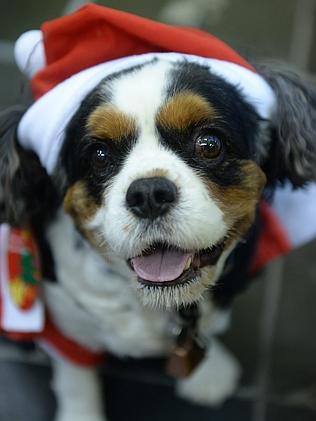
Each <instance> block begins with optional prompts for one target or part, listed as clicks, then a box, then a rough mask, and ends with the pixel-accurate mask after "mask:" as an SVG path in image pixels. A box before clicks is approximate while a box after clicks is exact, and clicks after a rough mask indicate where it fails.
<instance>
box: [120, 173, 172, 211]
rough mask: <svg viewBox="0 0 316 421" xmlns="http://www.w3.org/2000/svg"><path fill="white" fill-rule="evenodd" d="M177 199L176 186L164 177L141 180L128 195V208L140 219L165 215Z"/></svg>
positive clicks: (135, 182) (137, 181)
mask: <svg viewBox="0 0 316 421" xmlns="http://www.w3.org/2000/svg"><path fill="white" fill-rule="evenodd" d="M176 198H177V187H176V186H175V184H174V183H173V182H172V181H170V180H168V179H167V178H163V177H151V178H139V179H138V180H135V181H133V182H132V184H131V185H130V186H129V188H128V190H127V193H126V204H127V207H128V208H129V209H130V210H131V211H132V212H133V213H134V214H135V215H136V216H138V217H139V218H146V219H154V218H157V216H161V215H164V214H165V213H166V212H168V210H169V209H170V207H171V206H172V204H173V203H174V202H175V201H176Z"/></svg>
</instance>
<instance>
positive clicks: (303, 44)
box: [0, 0, 316, 421]
mask: <svg viewBox="0 0 316 421" xmlns="http://www.w3.org/2000/svg"><path fill="white" fill-rule="evenodd" d="M83 3H84V2H81V1H78V0H77V1H76V0H73V1H65V0H54V1H45V2H44V1H39V0H28V1H26V0H10V1H8V0H1V5H2V12H1V15H0V107H1V108H5V107H6V106H8V105H11V104H15V103H18V102H19V98H20V95H21V93H22V92H23V91H24V89H23V81H22V78H21V76H20V74H19V72H18V70H17V69H16V67H15V65H14V63H13V43H14V40H15V39H16V38H17V37H18V35H19V34H20V33H22V32H24V31H26V30H28V29H34V28H38V27H39V25H40V24H41V23H42V22H43V21H45V20H48V19H52V18H55V17H58V16H59V15H61V14H66V13H69V12H70V11H72V10H74V9H76V8H77V7H78V6H80V5H81V4H83ZM97 3H99V4H103V5H107V6H110V7H115V8H118V9H122V10H125V11H130V12H133V13H136V14H140V15H143V16H146V17H151V18H155V19H159V20H162V21H165V22H170V23H176V24H182V25H191V26H192V25H193V26H197V27H200V28H203V29H205V30H208V31H210V32H212V33H213V34H215V35H216V36H218V37H220V38H222V39H223V40H225V41H227V42H228V43H229V44H230V45H232V46H233V47H234V48H236V49H237V50H238V51H239V52H241V53H242V54H243V55H245V56H246V57H250V58H252V59H253V58H255V59H257V58H270V59H271V58H272V59H278V60H282V61H283V62H285V63H286V64H287V65H288V66H289V67H292V68H295V69H297V70H299V71H301V72H303V73H306V74H309V75H310V76H311V77H314V74H315V73H316V54H315V53H316V49H315V43H316V0H278V1H273V0H265V1H261V0H234V1H233V0H178V1H169V0H152V1H150V0H134V1H129V0H116V1H114V0H109V1H99V2H97ZM315 130H316V128H315ZM315 217H316V215H315ZM315 301H316V242H314V243H311V244H309V245H306V246H305V247H303V248H301V249H299V250H296V251H294V252H293V253H292V254H291V255H290V256H287V257H285V258H282V259H278V260H277V261H276V262H274V263H273V264H271V265H270V266H269V267H268V268H267V270H266V272H265V273H264V274H262V275H261V277H260V279H258V280H256V281H254V282H253V285H252V287H251V288H250V289H249V290H248V291H247V292H246V293H244V294H243V295H241V296H240V297H239V298H238V299H237V300H236V302H235V305H234V308H233V319H232V320H233V321H232V326H231V328H230V330H229V332H228V333H227V334H226V335H225V337H224V338H223V340H224V341H225V342H226V344H227V345H229V347H230V348H231V349H232V350H233V351H234V352H235V354H236V355H237V356H238V358H239V360H240V361H241V363H242V365H243V368H244V374H243V379H242V382H241V386H240V389H239V390H238V392H237V394H236V396H235V397H234V398H232V399H231V400H229V401H228V402H227V403H226V404H225V405H224V407H223V408H221V409H217V410H208V409H204V408H198V407H194V406H192V405H188V404H186V403H185V402H182V401H180V400H175V399H174V397H173V396H172V385H171V384H170V381H169V380H168V379H166V378H165V377H164V376H163V375H161V373H160V365H159V362H149V363H147V362H146V363H139V362H128V363H126V362H120V361H115V360H113V361H112V362H111V364H110V366H109V368H108V369H106V370H107V374H108V376H107V381H106V382H105V387H106V388H107V393H106V396H107V401H108V402H107V405H108V408H109V412H110V415H111V418H110V419H111V421H122V420H123V421H125V420H126V419H128V420H129V421H133V420H135V421H136V420H137V421H145V420H146V421H148V419H149V418H150V419H151V420H153V421H155V420H157V421H159V420H162V419H164V420H169V419H170V420H171V418H173V419H174V418H176V419H180V418H181V419H182V421H189V420H199V421H203V420H205V421H206V420H210V421H232V420H234V421H238V420H240V421H250V420H251V421H281V420H286V421H294V420H295V421H312V420H313V421H315V420H316V363H315V356H316V334H315V323H316V305H315ZM49 376H50V371H49V368H48V367H47V361H46V359H45V357H44V356H43V355H42V354H39V353H38V352H34V351H21V350H20V349H18V348H16V347H15V346H14V345H13V344H11V343H8V342H3V343H0V421H20V420H21V421H29V420H30V421H31V420H32V421H47V420H50V419H51V416H52V413H53V412H54V399H53V397H52V396H51V395H50V392H49V385H48V379H49ZM157 394H159V396H160V399H159V405H158V406H157V405H156V396H157ZM139 396H141V397H142V402H141V405H139V401H138V400H139ZM30 402H36V404H34V403H33V404H32V405H31V404H30ZM136 402H137V405H135V403H136ZM153 408H154V411H153ZM127 414H128V415H127ZM87 421H88V420H87Z"/></svg>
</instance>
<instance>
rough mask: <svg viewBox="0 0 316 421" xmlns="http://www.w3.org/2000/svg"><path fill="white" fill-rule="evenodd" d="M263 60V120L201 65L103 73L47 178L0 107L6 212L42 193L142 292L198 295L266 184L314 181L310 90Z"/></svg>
mask: <svg viewBox="0 0 316 421" xmlns="http://www.w3.org/2000/svg"><path fill="white" fill-rule="evenodd" d="M258 69H259V72H261V73H262V74H263V76H264V77H265V78H266V80H267V81H268V82H269V84H270V86H272V88H273V90H274V92H275V94H276V98H277V102H276V105H275V109H274V111H273V114H272V115H271V118H269V119H268V120H266V119H263V118H262V117H260V116H259V114H258V113H257V111H256V109H255V107H254V106H253V105H251V104H249V102H248V101H246V99H245V98H244V96H243V93H242V92H241V91H240V90H239V89H238V87H234V86H232V85H231V84H229V83H228V82H227V81H225V80H224V79H223V78H221V77H220V76H218V75H216V74H214V73H212V72H211V71H210V70H209V69H208V68H206V67H204V66H202V65H199V64H196V63H189V62H186V61H183V62H181V63H171V62H167V61H164V60H161V59H156V60H153V61H150V62H148V63H146V64H144V65H141V66H137V67H133V68H130V69H127V70H126V69H125V70H124V71H122V72H119V73H117V74H114V75H111V76H110V77H107V78H105V79H104V80H102V81H101V83H100V84H99V85H98V86H97V87H96V88H95V89H94V90H93V91H92V92H90V93H89V94H88V96H87V97H86V98H85V99H84V100H83V102H82V103H81V105H80V107H79V109H78V110H77V111H76V113H75V115H74V116H73V117H72V119H71V120H70V122H69V123H68V125H67V128H66V131H65V140H64V143H63V147H62V148H61V150H60V153H59V158H58V164H57V167H56V170H55V171H54V173H53V174H52V175H51V176H48V175H47V173H46V172H45V170H44V169H43V168H42V167H41V165H40V162H39V160H38V159H37V157H36V156H35V155H34V154H33V153H31V152H28V151H25V150H24V149H23V148H21V146H19V145H18V142H17V139H16V138H15V137H16V136H15V135H14V134H15V124H16V122H17V120H18V117H19V113H17V112H15V115H16V118H15V117H14V116H13V117H12V121H11V122H10V118H8V115H7V114H6V115H4V116H3V120H4V121H3V123H2V131H1V136H2V139H1V143H0V148H1V155H0V159H1V165H0V168H1V169H0V171H1V174H0V181H1V186H0V201H1V219H2V220H7V221H9V222H13V223H20V222H21V221H23V223H25V221H27V220H28V219H29V218H30V215H32V217H33V218H34V215H35V217H36V215H38V214H40V213H41V212H42V211H44V208H47V206H51V205H48V204H47V203H48V202H47V201H46V200H38V199H39V198H40V199H41V194H42V192H44V191H48V192H49V194H48V197H52V195H53V196H57V197H58V198H59V200H60V203H61V202H63V206H64V209H65V210H66V212H67V213H68V214H69V215H70V216H71V217H72V218H73V220H74V223H75V224H76V226H77V227H78V229H79V231H80V232H81V233H82V235H83V236H84V237H85V238H86V239H87V240H88V241H89V242H90V243H91V244H92V245H93V246H94V247H95V248H96V249H97V250H98V251H99V252H100V253H101V254H102V255H103V256H104V257H105V258H106V259H107V260H108V261H109V262H111V260H112V259H113V258H115V260H116V261H117V259H120V260H121V261H122V264H124V265H128V266H129V267H130V272H131V275H134V276H131V279H132V280H131V282H134V284H135V285H136V286H137V290H138V292H139V294H140V296H141V298H142V299H143V301H144V302H146V303H150V304H158V305H165V306H171V305H179V304H185V303H190V302H192V301H195V300H198V299H199V298H200V297H201V296H202V294H203V292H204V291H205V290H206V289H207V288H208V287H209V286H211V285H214V284H215V282H216V280H217V279H218V277H219V276H220V273H221V270H222V268H223V265H224V262H225V259H226V258H227V256H228V255H229V253H230V251H231V250H232V249H233V248H234V247H235V245H236V244H237V243H238V242H239V241H240V240H241V239H242V238H243V237H244V236H245V235H246V233H247V231H248V230H249V228H250V227H251V225H252V224H253V221H254V217H255V212H256V207H257V204H258V201H259V199H260V196H261V193H262V189H263V187H264V186H265V184H266V183H269V184H273V183H275V182H277V181H284V180H286V179H288V180H290V181H291V182H292V184H293V185H294V186H301V185H303V184H304V183H305V182H306V181H308V180H312V179H315V175H316V169H315V156H316V153H315V150H316V141H315V127H316V96H315V93H314V92H312V90H311V87H309V86H308V85H306V84H304V83H303V82H301V81H300V80H299V79H298V78H297V77H296V76H293V75H288V74H284V73H282V72H279V71H272V70H270V69H269V68H266V67H260V68H259V67H258ZM39 118H40V116H39ZM10 132H11V135H10ZM47 200H48V199H47ZM34 203H35V204H36V205H34ZM49 203H56V201H55V199H54V201H53V202H49ZM65 241H67V239H65Z"/></svg>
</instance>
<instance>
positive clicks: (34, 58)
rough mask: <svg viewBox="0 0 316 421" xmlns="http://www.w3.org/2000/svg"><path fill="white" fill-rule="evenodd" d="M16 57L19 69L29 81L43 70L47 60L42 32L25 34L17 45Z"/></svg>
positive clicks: (15, 47)
mask: <svg viewBox="0 0 316 421" xmlns="http://www.w3.org/2000/svg"><path fill="white" fill-rule="evenodd" d="M14 57H15V61H16V64H17V66H18V68H19V69H20V70H21V72H22V73H23V74H25V76H27V77H28V78H29V79H31V78H32V77H33V76H34V75H35V73H37V72H38V71H40V70H41V69H43V68H44V67H45V64H46V59H45V51H44V45H43V33H42V31H40V30H32V31H27V32H24V34H22V35H21V36H20V37H19V38H18V40H17V41H16V43H15V46H14Z"/></svg>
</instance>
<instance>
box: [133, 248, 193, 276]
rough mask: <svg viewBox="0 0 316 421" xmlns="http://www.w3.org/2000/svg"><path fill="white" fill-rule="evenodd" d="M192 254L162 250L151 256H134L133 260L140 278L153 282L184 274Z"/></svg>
mask: <svg viewBox="0 0 316 421" xmlns="http://www.w3.org/2000/svg"><path fill="white" fill-rule="evenodd" d="M190 256H192V254H190V253H187V254H184V253H181V252H178V251H175V250H161V251H158V252H157V253H153V254H150V255H149V256H140V257H134V259H132V261H131V262H132V265H133V268H134V270H135V272H136V273H137V275H138V276H139V277H140V278H142V279H145V280H147V281H152V282H167V281H173V280H174V279H176V278H178V277H179V276H180V275H181V274H182V272H183V271H184V268H185V265H186V262H187V260H188V258H189V257H190Z"/></svg>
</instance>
